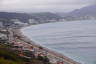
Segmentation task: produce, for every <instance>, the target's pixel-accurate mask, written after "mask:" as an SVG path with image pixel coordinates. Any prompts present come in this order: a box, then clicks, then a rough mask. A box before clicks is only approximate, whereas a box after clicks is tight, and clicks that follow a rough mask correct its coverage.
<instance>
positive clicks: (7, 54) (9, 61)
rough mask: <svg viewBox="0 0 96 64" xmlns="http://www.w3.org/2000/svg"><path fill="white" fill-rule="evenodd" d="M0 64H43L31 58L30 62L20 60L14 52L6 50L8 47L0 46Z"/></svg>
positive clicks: (23, 59)
mask: <svg viewBox="0 0 96 64" xmlns="http://www.w3.org/2000/svg"><path fill="white" fill-rule="evenodd" d="M0 64H45V63H44V62H42V61H40V60H38V59H36V58H33V59H31V60H28V59H25V58H21V57H20V56H18V55H17V53H16V52H14V51H12V50H10V49H8V46H5V45H0Z"/></svg>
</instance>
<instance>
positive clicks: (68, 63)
mask: <svg viewBox="0 0 96 64" xmlns="http://www.w3.org/2000/svg"><path fill="white" fill-rule="evenodd" d="M27 27H29V26H27ZM23 28H24V27H23ZM21 29H22V28H20V29H16V30H15V31H14V32H15V34H17V35H18V36H20V37H21V38H20V39H21V40H22V41H24V42H25V43H26V45H28V46H31V45H32V46H33V47H34V48H35V49H36V50H37V52H38V51H40V50H39V47H42V48H43V49H42V52H45V54H46V55H47V56H48V57H49V59H50V62H51V63H53V64H56V62H57V61H58V60H59V61H63V62H64V64H80V63H79V62H76V61H74V60H73V59H70V58H68V57H66V56H64V55H63V54H61V53H58V52H56V51H53V50H50V49H48V48H46V47H43V46H41V45H39V44H37V43H35V42H33V41H32V40H30V39H29V38H27V37H26V36H25V35H24V34H22V32H21Z"/></svg>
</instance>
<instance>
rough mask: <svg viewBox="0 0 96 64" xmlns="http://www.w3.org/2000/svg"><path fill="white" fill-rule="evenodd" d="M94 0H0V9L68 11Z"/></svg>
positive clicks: (95, 0)
mask: <svg viewBox="0 0 96 64" xmlns="http://www.w3.org/2000/svg"><path fill="white" fill-rule="evenodd" d="M95 2H96V0H0V11H8V12H69V11H72V10H74V9H79V8H82V7H84V6H87V5H92V4H95Z"/></svg>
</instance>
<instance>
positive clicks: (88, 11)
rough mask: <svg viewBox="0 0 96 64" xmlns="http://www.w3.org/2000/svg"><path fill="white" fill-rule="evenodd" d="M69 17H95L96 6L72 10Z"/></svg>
mask: <svg viewBox="0 0 96 64" xmlns="http://www.w3.org/2000/svg"><path fill="white" fill-rule="evenodd" d="M69 15H78V16H84V15H89V16H96V5H91V6H86V7H84V8H81V9H77V10H74V11H72V12H70V13H69Z"/></svg>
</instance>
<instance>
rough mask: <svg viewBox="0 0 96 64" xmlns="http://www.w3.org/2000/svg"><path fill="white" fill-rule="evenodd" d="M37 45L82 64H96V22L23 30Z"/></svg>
mask: <svg viewBox="0 0 96 64" xmlns="http://www.w3.org/2000/svg"><path fill="white" fill-rule="evenodd" d="M22 32H23V34H24V35H25V36H27V37H28V38H30V39H31V40H33V41H35V42H36V43H37V44H40V45H42V46H45V47H47V48H49V49H51V50H54V51H57V52H59V53H62V54H64V55H65V56H67V57H69V58H71V59H73V60H75V61H77V62H80V63H81V64H96V21H95V20H86V21H66V22H57V23H47V24H40V25H33V26H30V27H26V28H23V29H22Z"/></svg>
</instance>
